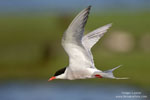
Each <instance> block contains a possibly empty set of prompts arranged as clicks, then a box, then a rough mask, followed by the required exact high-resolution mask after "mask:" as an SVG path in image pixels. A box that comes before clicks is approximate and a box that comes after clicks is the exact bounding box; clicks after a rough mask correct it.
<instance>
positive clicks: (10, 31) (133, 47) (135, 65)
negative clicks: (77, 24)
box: [0, 0, 150, 100]
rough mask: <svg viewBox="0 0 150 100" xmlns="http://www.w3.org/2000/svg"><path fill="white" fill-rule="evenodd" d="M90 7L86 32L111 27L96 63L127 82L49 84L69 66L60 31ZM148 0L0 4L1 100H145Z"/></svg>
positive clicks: (148, 88) (149, 60)
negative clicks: (110, 24)
mask: <svg viewBox="0 0 150 100" xmlns="http://www.w3.org/2000/svg"><path fill="white" fill-rule="evenodd" d="M89 5H92V9H91V13H90V15H89V19H88V23H87V25H86V28H85V34H86V33H88V32H90V31H92V30H94V29H96V28H98V27H100V26H103V25H106V24H109V23H113V25H112V27H111V28H110V29H109V31H108V32H107V33H106V34H105V35H104V36H103V38H102V39H101V40H100V41H99V42H98V43H97V44H96V45H95V46H94V47H93V48H92V52H93V56H94V60H95V65H96V66H97V68H98V69H101V70H103V71H104V70H108V69H112V68H114V67H116V66H118V65H123V66H122V67H120V68H119V69H117V70H116V71H115V72H114V74H115V76H117V77H129V78H130V79H128V80H112V79H86V80H74V81H68V80H54V81H52V82H48V81H47V80H48V79H49V77H51V76H52V75H53V74H54V73H55V72H56V71H57V70H58V69H60V68H63V67H64V66H67V65H68V56H67V55H66V53H65V51H64V50H63V48H62V46H61V38H62V34H63V32H64V31H65V30H66V28H67V27H68V25H69V23H70V22H71V21H72V19H73V18H74V17H75V16H76V15H77V13H79V12H80V11H81V10H82V9H84V8H86V7H87V6H89ZM149 77H150V1H149V0H109V1H108V0H0V100H60V99H61V100H70V99H72V100H100V99H102V100H116V99H117V100H118V99H122V98H123V100H149V95H150V78H149Z"/></svg>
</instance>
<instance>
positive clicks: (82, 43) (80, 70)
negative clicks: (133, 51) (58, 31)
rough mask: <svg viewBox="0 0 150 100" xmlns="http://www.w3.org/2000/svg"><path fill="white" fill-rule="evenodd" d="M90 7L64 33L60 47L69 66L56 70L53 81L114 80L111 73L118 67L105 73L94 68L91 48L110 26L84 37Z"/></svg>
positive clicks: (100, 28)
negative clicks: (67, 57) (65, 54)
mask: <svg viewBox="0 0 150 100" xmlns="http://www.w3.org/2000/svg"><path fill="white" fill-rule="evenodd" d="M90 9H91V6H88V8H86V9H83V10H82V11H81V12H80V13H79V14H78V15H77V16H76V17H75V18H74V19H73V21H72V22H71V24H70V25H69V27H68V29H67V30H66V31H65V32H64V34H63V38H62V46H63V48H64V49H65V51H66V53H67V54H68V56H69V65H68V66H67V67H64V68H62V69H60V70H58V71H57V72H56V73H55V74H54V76H52V77H51V78H49V80H48V81H51V80H53V79H68V80H75V79H87V78H111V79H126V78H116V77H115V76H114V75H113V71H114V70H115V69H117V68H119V67H120V66H117V67H115V68H113V69H110V70H107V71H101V70H99V69H97V68H96V67H95V64H94V60H93V55H92V52H91V48H92V47H93V46H94V44H96V43H97V42H98V40H99V39H100V38H101V37H102V36H103V35H104V33H106V32H107V30H108V29H109V27H111V24H107V25H105V26H102V27H99V28H97V29H96V30H94V31H92V32H90V33H88V34H86V35H84V27H85V24H86V22H87V19H88V15H89V12H90Z"/></svg>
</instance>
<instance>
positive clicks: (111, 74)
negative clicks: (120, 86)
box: [103, 65, 128, 79]
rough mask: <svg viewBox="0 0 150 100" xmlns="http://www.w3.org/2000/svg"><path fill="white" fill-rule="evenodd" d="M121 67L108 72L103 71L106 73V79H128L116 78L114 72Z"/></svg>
mask: <svg viewBox="0 0 150 100" xmlns="http://www.w3.org/2000/svg"><path fill="white" fill-rule="evenodd" d="M120 66H121V65H119V66H117V67H115V68H113V69H110V70H107V71H103V72H104V73H105V75H106V78H112V79H128V78H127V77H123V78H117V77H115V76H114V74H113V71H114V70H116V69H118V68H119V67H120Z"/></svg>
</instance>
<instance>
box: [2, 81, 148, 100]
mask: <svg viewBox="0 0 150 100" xmlns="http://www.w3.org/2000/svg"><path fill="white" fill-rule="evenodd" d="M131 96H132V97H131ZM133 96H134V97H133ZM144 96H145V97H144ZM146 96H148V95H146V94H145V93H144V92H143V91H141V90H140V89H137V88H134V87H130V86H125V85H110V84H105V85H104V84H84V83H70V82H68V83H67V82H66V83H63V82H61V83H60V81H59V82H45V83H43V82H6V83H1V84H0V100H148V97H146ZM144 98H146V99H144Z"/></svg>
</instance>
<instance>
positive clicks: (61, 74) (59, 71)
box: [48, 67, 66, 81]
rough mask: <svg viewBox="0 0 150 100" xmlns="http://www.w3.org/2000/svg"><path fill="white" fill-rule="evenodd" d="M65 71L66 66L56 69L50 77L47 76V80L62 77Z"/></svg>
mask: <svg viewBox="0 0 150 100" xmlns="http://www.w3.org/2000/svg"><path fill="white" fill-rule="evenodd" d="M65 71H66V67H65V68H62V69H60V70H58V71H56V73H55V74H54V76H52V77H51V78H49V80H48V81H52V80H54V79H64V73H65Z"/></svg>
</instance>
